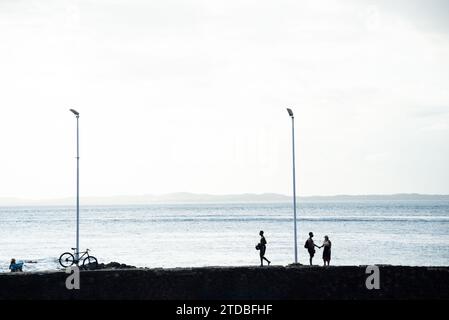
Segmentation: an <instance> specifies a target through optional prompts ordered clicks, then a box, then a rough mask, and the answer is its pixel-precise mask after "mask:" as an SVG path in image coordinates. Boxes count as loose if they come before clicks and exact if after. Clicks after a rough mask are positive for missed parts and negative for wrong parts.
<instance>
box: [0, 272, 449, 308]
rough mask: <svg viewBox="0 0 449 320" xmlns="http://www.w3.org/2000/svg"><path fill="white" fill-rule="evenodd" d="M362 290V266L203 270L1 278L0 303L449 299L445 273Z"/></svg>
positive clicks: (385, 277) (393, 278) (390, 275)
mask: <svg viewBox="0 0 449 320" xmlns="http://www.w3.org/2000/svg"><path fill="white" fill-rule="evenodd" d="M379 268H380V290H367V289H366V286H365V281H366V278H367V277H368V275H367V274H366V273H365V270H366V267H364V266H359V267H357V266H337V267H332V266H331V267H328V268H323V267H307V266H295V267H293V266H292V267H264V268H260V267H205V268H176V269H129V270H96V271H82V272H81V275H80V280H81V284H80V285H81V288H80V290H67V289H66V287H65V281H66V278H67V276H68V274H66V273H64V272H45V273H21V274H10V273H4V274H0V299H152V300H160V299H169V300H173V299H182V300H184V299H274V300H277V299H449V267H399V266H379Z"/></svg>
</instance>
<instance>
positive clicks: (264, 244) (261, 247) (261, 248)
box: [256, 230, 271, 267]
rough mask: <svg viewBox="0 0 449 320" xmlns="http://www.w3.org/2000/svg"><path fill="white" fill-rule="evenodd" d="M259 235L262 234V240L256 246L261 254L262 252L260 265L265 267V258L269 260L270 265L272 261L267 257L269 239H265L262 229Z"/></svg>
mask: <svg viewBox="0 0 449 320" xmlns="http://www.w3.org/2000/svg"><path fill="white" fill-rule="evenodd" d="M259 235H260V242H259V244H258V245H257V246H256V249H257V250H259V254H260V266H261V267H263V261H264V260H265V261H266V262H268V265H270V263H271V261H270V260H268V259H267V258H266V257H265V251H266V250H267V240H266V239H265V237H264V235H263V231H262V230H260V232H259Z"/></svg>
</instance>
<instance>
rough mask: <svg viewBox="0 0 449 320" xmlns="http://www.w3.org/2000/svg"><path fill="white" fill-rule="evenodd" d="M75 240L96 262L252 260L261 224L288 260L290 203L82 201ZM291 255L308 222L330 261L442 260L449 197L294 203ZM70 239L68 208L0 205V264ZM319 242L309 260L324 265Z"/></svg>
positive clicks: (32, 256) (447, 258)
mask: <svg viewBox="0 0 449 320" xmlns="http://www.w3.org/2000/svg"><path fill="white" fill-rule="evenodd" d="M80 215H81V223H80V237H81V240H80V246H81V248H82V249H85V248H89V249H91V250H92V251H91V254H92V255H94V256H96V257H97V258H98V260H99V262H100V263H101V262H105V263H107V262H111V261H117V262H120V263H126V264H130V265H135V266H139V267H193V266H217V265H237V266H238V265H257V264H258V263H259V257H258V251H256V250H255V248H254V247H255V245H256V243H257V242H258V241H259V236H258V233H259V230H264V231H265V235H266V239H267V241H268V246H267V252H266V256H267V257H268V258H269V259H270V260H271V261H272V263H273V264H276V265H287V264H289V263H292V262H293V260H294V249H293V213H292V205H291V204H289V203H277V204H237V203H236V204H185V205H181V204H176V205H134V206H82V207H81V213H80ZM298 231H299V234H298V252H299V262H300V263H307V262H308V254H307V251H306V249H304V242H305V240H306V239H307V234H308V232H309V231H313V232H314V234H315V240H316V243H317V244H321V243H322V239H323V237H324V235H328V236H329V238H330V239H331V241H332V246H333V247H332V261H331V264H334V265H361V264H394V265H423V266H424V265H425V266H432V265H433V266H448V265H449V202H448V201H363V202H349V201H342V202H302V203H301V204H299V208H298ZM74 246H75V208H74V207H55V206H53V207H0V272H6V271H8V265H9V261H10V259H11V258H16V259H18V260H34V261H36V262H37V263H26V264H25V267H24V271H37V270H54V269H58V268H60V266H59V265H58V257H59V256H60V254H61V253H63V252H65V251H70V248H71V247H74ZM321 254H322V251H321V250H317V254H316V255H315V259H314V263H315V264H322V260H321Z"/></svg>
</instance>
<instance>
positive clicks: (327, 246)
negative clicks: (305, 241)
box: [320, 236, 332, 266]
mask: <svg viewBox="0 0 449 320" xmlns="http://www.w3.org/2000/svg"><path fill="white" fill-rule="evenodd" d="M322 247H324V250H323V262H324V266H326V262H327V265H329V263H330V262H331V247H332V242H331V241H330V240H329V237H328V236H324V242H323V245H322V246H321V247H320V248H322Z"/></svg>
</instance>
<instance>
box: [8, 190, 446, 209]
mask: <svg viewBox="0 0 449 320" xmlns="http://www.w3.org/2000/svg"><path fill="white" fill-rule="evenodd" d="M297 199H298V201H392V200H446V201H449V195H427V194H416V193H401V194H392V195H335V196H309V197H298V198H297ZM80 201H81V204H82V205H128V204H164V203H167V204H173V203H282V202H284V203H285V202H290V201H292V198H291V196H287V195H283V194H277V193H262V194H253V193H244V194H229V195H212V194H199V193H188V192H178V193H168V194H162V195H137V196H111V197H85V198H81V199H80ZM73 204H74V198H61V199H49V200H30V199H19V198H0V206H18V205H19V206H20V205H22V206H28V205H73Z"/></svg>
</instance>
